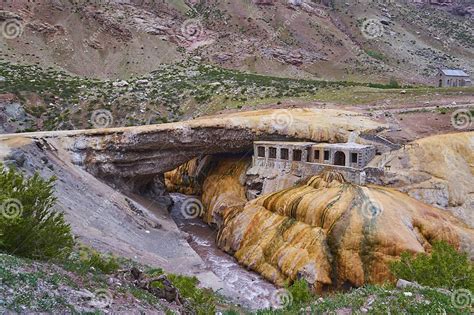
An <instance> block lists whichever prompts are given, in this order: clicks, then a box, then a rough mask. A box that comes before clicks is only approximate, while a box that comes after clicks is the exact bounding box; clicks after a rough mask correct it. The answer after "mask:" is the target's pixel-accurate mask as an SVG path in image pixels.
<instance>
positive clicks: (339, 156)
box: [334, 151, 346, 166]
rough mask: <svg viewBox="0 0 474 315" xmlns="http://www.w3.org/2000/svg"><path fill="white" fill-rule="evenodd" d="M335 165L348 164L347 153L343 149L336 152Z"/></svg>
mask: <svg viewBox="0 0 474 315" xmlns="http://www.w3.org/2000/svg"><path fill="white" fill-rule="evenodd" d="M334 165H341V166H346V154H345V153H344V152H342V151H337V152H336V154H334Z"/></svg>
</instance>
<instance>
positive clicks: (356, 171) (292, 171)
mask: <svg viewBox="0 0 474 315" xmlns="http://www.w3.org/2000/svg"><path fill="white" fill-rule="evenodd" d="M375 153H376V149H375V147H374V146H373V145H363V144H358V143H355V142H353V141H350V142H347V143H334V144H329V143H315V142H283V141H282V142H280V141H255V142H254V155H253V161H252V162H253V163H252V167H250V168H249V169H248V170H247V173H246V174H247V182H246V185H247V198H249V200H251V199H254V198H256V197H258V196H260V195H261V194H266V193H269V192H271V191H275V189H284V188H287V187H290V186H292V185H294V184H295V183H296V182H298V180H301V179H303V178H306V177H308V176H313V175H318V174H320V173H322V172H324V171H326V170H328V169H333V170H337V171H338V172H339V173H340V174H342V175H343V176H344V178H345V180H347V181H349V182H352V183H355V184H362V185H363V184H366V183H368V182H373V178H374V176H378V175H377V174H379V172H380V169H379V168H378V167H374V166H369V163H370V162H371V161H372V160H373V159H374V157H375Z"/></svg>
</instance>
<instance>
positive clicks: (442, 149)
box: [380, 132, 474, 228]
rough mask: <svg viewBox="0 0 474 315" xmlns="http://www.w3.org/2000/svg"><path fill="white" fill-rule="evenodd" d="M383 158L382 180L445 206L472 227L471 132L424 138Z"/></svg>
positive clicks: (473, 165)
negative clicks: (383, 171) (383, 174)
mask: <svg viewBox="0 0 474 315" xmlns="http://www.w3.org/2000/svg"><path fill="white" fill-rule="evenodd" d="M382 160H383V161H387V162H386V164H385V176H384V177H383V178H381V182H380V183H381V184H383V185H388V186H391V187H395V188H397V189H398V190H401V191H404V192H406V193H408V194H409V195H410V196H412V197H414V198H416V199H419V200H421V201H423V202H426V203H428V204H431V205H433V206H436V207H439V208H443V209H447V210H449V211H451V212H452V213H453V214H454V215H455V216H456V217H458V218H459V219H461V220H462V221H464V222H465V223H467V224H468V225H470V226H471V227H473V228H474V132H462V133H455V134H446V135H436V136H432V137H427V138H423V139H420V140H417V141H415V142H413V143H411V144H409V145H407V146H406V147H405V148H404V149H400V150H398V151H395V152H392V153H387V154H385V156H383V157H382Z"/></svg>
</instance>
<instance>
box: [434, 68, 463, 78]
mask: <svg viewBox="0 0 474 315" xmlns="http://www.w3.org/2000/svg"><path fill="white" fill-rule="evenodd" d="M440 71H441V72H442V73H443V74H444V75H449V76H453V77H469V75H468V74H467V73H466V72H464V71H462V70H457V69H440Z"/></svg>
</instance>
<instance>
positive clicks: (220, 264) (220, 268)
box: [171, 193, 278, 309]
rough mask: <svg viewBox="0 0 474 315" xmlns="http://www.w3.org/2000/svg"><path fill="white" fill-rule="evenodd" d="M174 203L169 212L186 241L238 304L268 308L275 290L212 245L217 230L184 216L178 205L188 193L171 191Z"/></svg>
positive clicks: (272, 286)
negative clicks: (225, 286)
mask: <svg viewBox="0 0 474 315" xmlns="http://www.w3.org/2000/svg"><path fill="white" fill-rule="evenodd" d="M171 197H172V198H173V201H174V205H173V208H172V211H171V215H172V217H173V219H174V220H175V222H176V224H177V225H178V227H179V228H180V229H181V230H182V231H184V232H186V233H188V234H189V235H190V236H191V238H190V241H189V244H190V245H191V247H192V248H193V249H194V250H195V251H196V253H197V254H198V255H199V256H200V257H201V258H202V260H203V261H204V262H205V264H206V266H207V268H209V270H210V271H212V272H213V273H214V274H215V275H217V277H219V278H220V279H221V280H222V281H223V282H225V283H226V284H227V285H228V287H229V288H230V289H231V290H232V291H234V292H235V294H236V299H237V300H238V301H240V303H241V305H243V306H245V307H249V308H251V309H261V308H268V307H270V306H271V301H272V300H273V299H272V296H274V295H275V294H276V292H277V290H278V288H276V287H275V286H274V285H273V284H271V283H270V282H268V281H266V280H265V279H263V278H262V277H261V276H260V275H258V274H257V273H255V272H252V271H249V270H247V269H245V268H243V267H242V266H241V265H239V263H238V262H237V261H236V259H235V258H234V257H232V256H231V255H229V254H227V253H225V252H224V251H222V250H220V249H219V248H218V247H217V245H216V242H215V240H216V235H217V232H216V231H215V230H213V229H211V228H210V227H209V226H208V225H207V224H206V223H204V222H203V221H202V220H201V219H200V218H196V219H187V218H185V217H184V216H183V215H182V211H181V209H182V204H183V202H184V201H185V200H186V199H187V198H189V196H186V195H183V194H178V193H173V194H171Z"/></svg>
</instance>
